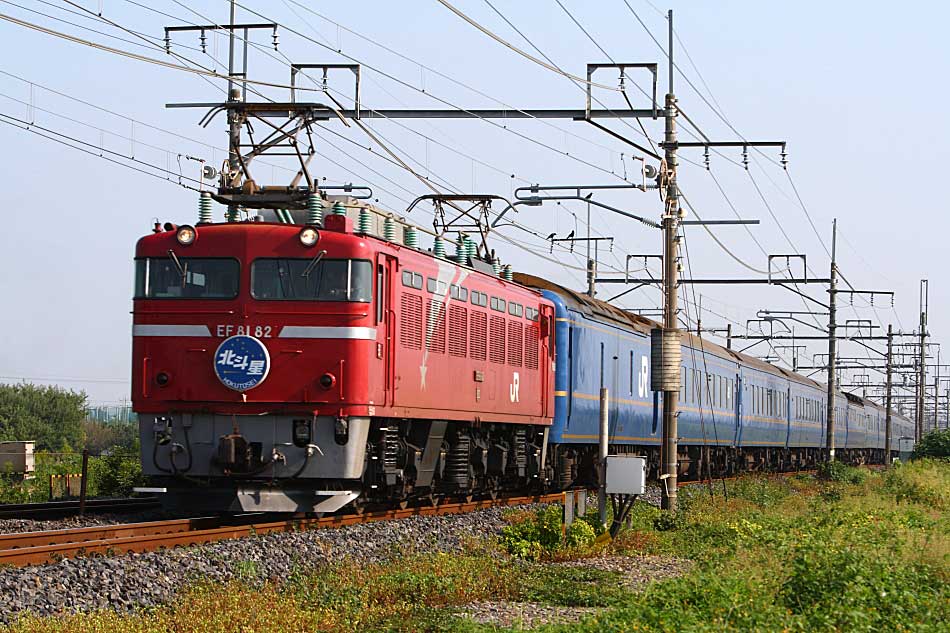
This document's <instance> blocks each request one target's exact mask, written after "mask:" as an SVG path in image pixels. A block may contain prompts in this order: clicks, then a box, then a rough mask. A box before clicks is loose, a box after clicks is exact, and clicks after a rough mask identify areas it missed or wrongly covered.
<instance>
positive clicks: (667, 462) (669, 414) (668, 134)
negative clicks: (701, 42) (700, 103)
mask: <svg viewBox="0 0 950 633" xmlns="http://www.w3.org/2000/svg"><path fill="white" fill-rule="evenodd" d="M667 20H668V22H669V24H668V26H669V44H668V46H669V48H668V49H667V57H668V62H669V66H668V72H669V82H670V84H669V92H668V93H667V95H666V114H665V120H666V130H665V135H664V141H665V142H664V152H665V161H666V207H665V209H664V213H663V223H662V225H663V294H664V304H663V332H662V339H661V344H662V347H663V349H662V356H661V357H662V359H663V360H662V362H663V365H664V368H669V369H670V371H666V372H664V373H665V374H666V375H665V376H663V377H662V379H661V384H660V386H661V388H662V390H663V444H662V455H661V462H662V464H663V477H664V485H663V496H662V498H661V503H660V506H661V507H662V508H663V509H664V510H669V511H671V512H675V511H676V501H677V495H676V488H677V481H676V479H677V469H678V467H679V460H678V455H679V445H678V439H679V438H678V433H679V430H678V428H677V416H678V410H677V409H678V407H679V387H680V386H679V380H680V371H679V360H680V340H679V329H678V327H677V326H678V323H677V315H676V311H677V302H676V292H677V289H678V286H679V269H678V266H679V237H678V235H677V234H678V232H679V220H680V209H679V191H678V189H677V185H676V166H677V163H676V150H677V142H676V96H675V95H674V93H673V71H674V68H673V11H672V10H670V11H669V13H668V14H667ZM652 356H653V357H654V358H656V351H654V353H653V355H652ZM674 360H675V362H676V367H675V375H674V372H673V371H672V367H671V366H672V362H673V361H674ZM655 373H656V372H653V374H654V376H653V377H654V379H656V378H657V376H656V375H655Z"/></svg>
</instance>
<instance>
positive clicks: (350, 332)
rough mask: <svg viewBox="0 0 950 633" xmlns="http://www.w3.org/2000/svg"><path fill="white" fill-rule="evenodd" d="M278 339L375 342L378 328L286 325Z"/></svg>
mask: <svg viewBox="0 0 950 633" xmlns="http://www.w3.org/2000/svg"><path fill="white" fill-rule="evenodd" d="M278 338H348V339H359V340H366V341H375V340H376V328H374V327H325V326H316V325H285V326H284V329H282V330H281V331H280V335H279V336H278Z"/></svg>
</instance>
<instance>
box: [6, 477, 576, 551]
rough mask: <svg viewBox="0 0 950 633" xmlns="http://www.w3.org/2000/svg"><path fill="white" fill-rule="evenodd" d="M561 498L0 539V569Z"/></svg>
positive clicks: (116, 527)
mask: <svg viewBox="0 0 950 633" xmlns="http://www.w3.org/2000/svg"><path fill="white" fill-rule="evenodd" d="M563 497H564V493H552V494H546V495H535V496H527V497H524V496H522V497H500V498H498V499H494V500H491V499H488V500H480V501H468V502H462V503H447V504H441V505H435V506H427V507H412V508H405V509H395V510H386V511H380V512H367V513H364V514H343V515H334V516H329V517H322V518H319V519H317V518H314V519H289V520H283V521H272V522H267V523H247V524H240V525H222V524H221V520H219V519H216V518H210V517H208V518H200V519H177V520H171V521H152V522H148V523H128V524H125V525H109V526H104V527H89V528H79V529H75V530H50V531H47V532H24V533H21V534H0V564H7V565H16V566H24V565H38V564H43V563H50V562H55V561H57V560H59V559H62V558H69V557H72V556H76V555H81V554H110V553H120V552H147V551H152V550H157V549H162V548H166V547H176V546H179V545H197V544H200V543H210V542H213V541H220V540H224V539H234V538H242V537H246V536H251V535H254V534H269V533H274V532H294V531H299V530H313V529H325V528H335V527H342V526H345V525H356V524H360V523H371V522H373V521H386V520H392V519H402V518H407V517H411V516H440V515H447V514H462V513H465V512H472V511H474V510H481V509H485V508H491V507H497V506H514V505H523V504H529V503H553V502H558V501H562V500H563Z"/></svg>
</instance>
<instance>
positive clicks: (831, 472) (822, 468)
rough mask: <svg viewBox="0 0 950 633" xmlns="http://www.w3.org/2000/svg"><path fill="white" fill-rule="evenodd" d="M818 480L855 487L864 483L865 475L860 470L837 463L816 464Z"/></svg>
mask: <svg viewBox="0 0 950 633" xmlns="http://www.w3.org/2000/svg"><path fill="white" fill-rule="evenodd" d="M818 479H821V480H822V481H836V482H838V483H843V484H856V485H857V484H863V483H864V481H865V480H866V479H867V473H866V472H865V471H863V470H861V469H860V468H855V467H854V466H848V465H847V464H845V463H843V462H839V461H833V462H822V463H820V464H818Z"/></svg>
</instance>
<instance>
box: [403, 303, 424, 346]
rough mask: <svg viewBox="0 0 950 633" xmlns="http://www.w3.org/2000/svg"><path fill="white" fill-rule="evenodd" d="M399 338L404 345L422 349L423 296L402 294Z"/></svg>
mask: <svg viewBox="0 0 950 633" xmlns="http://www.w3.org/2000/svg"><path fill="white" fill-rule="evenodd" d="M399 338H400V340H401V341H402V346H403V347H408V348H409V349H422V297H420V296H418V295H410V294H403V295H402V303H401V306H400V319H399Z"/></svg>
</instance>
